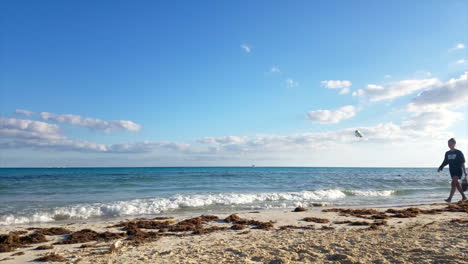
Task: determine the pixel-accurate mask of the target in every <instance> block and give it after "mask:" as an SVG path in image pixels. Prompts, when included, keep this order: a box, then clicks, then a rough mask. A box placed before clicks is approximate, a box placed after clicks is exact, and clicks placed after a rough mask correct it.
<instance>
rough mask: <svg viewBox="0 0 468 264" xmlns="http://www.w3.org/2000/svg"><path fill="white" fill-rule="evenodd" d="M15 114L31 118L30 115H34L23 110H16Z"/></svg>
mask: <svg viewBox="0 0 468 264" xmlns="http://www.w3.org/2000/svg"><path fill="white" fill-rule="evenodd" d="M15 113H16V114H17V115H25V116H32V115H34V112H33V111H29V110H24V109H16V111H15Z"/></svg>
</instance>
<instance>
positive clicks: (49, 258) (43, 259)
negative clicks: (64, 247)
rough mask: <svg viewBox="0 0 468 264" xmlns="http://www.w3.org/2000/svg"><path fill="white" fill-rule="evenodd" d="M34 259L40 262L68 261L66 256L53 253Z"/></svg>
mask: <svg viewBox="0 0 468 264" xmlns="http://www.w3.org/2000/svg"><path fill="white" fill-rule="evenodd" d="M34 261H40V262H65V261H68V259H67V258H65V257H63V256H60V255H57V254H55V253H53V254H49V255H46V256H43V257H40V258H37V259H35V260H34Z"/></svg>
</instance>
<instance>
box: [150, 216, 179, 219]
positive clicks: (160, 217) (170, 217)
mask: <svg viewBox="0 0 468 264" xmlns="http://www.w3.org/2000/svg"><path fill="white" fill-rule="evenodd" d="M168 219H174V217H172V216H158V217H155V218H152V220H168Z"/></svg>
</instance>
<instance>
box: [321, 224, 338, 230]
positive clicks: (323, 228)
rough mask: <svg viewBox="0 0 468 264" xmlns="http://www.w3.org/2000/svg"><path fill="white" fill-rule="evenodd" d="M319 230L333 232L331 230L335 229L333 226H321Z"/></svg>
mask: <svg viewBox="0 0 468 264" xmlns="http://www.w3.org/2000/svg"><path fill="white" fill-rule="evenodd" d="M321 229H322V230H333V229H335V228H334V227H333V226H327V225H323V226H322V228H321Z"/></svg>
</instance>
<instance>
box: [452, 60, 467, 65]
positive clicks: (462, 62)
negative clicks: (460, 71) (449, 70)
mask: <svg viewBox="0 0 468 264" xmlns="http://www.w3.org/2000/svg"><path fill="white" fill-rule="evenodd" d="M455 64H466V60H465V59H459V60H457V61H456V62H455Z"/></svg>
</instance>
